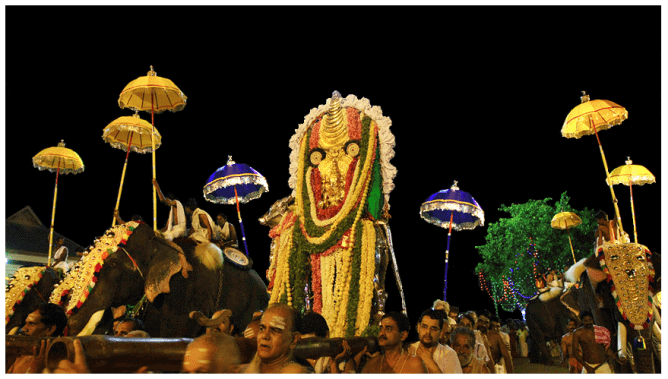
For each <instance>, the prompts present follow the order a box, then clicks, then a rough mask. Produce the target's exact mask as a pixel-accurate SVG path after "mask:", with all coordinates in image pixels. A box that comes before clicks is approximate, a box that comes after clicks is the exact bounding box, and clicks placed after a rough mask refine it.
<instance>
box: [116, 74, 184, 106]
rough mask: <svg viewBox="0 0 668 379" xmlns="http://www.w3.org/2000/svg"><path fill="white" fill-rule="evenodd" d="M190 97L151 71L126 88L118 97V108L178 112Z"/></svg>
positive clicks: (172, 83) (169, 81)
mask: <svg viewBox="0 0 668 379" xmlns="http://www.w3.org/2000/svg"><path fill="white" fill-rule="evenodd" d="M187 99H188V97H187V96H186V95H184V94H183V92H181V90H180V89H179V87H177V86H176V85H175V84H174V82H172V81H171V80H169V79H167V78H163V77H160V76H158V75H157V74H156V72H155V71H153V66H151V70H150V71H149V72H148V73H147V74H146V76H140V77H138V78H137V79H135V80H133V81H131V82H130V83H128V85H126V86H125V88H124V89H123V91H122V92H121V95H120V96H119V97H118V106H119V107H121V108H130V109H133V110H137V111H153V112H154V113H162V112H164V111H167V110H168V111H171V112H178V111H180V110H182V109H183V108H184V107H185V106H186V100H187Z"/></svg>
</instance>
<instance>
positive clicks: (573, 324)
mask: <svg viewBox="0 0 668 379" xmlns="http://www.w3.org/2000/svg"><path fill="white" fill-rule="evenodd" d="M575 328H577V321H576V320H575V319H574V318H569V319H568V333H566V334H564V335H563V337H561V364H562V365H563V366H564V367H566V365H568V372H570V373H572V374H578V373H580V372H582V365H581V364H580V362H578V360H577V359H576V358H575V355H573V331H574V330H575ZM580 354H582V352H580Z"/></svg>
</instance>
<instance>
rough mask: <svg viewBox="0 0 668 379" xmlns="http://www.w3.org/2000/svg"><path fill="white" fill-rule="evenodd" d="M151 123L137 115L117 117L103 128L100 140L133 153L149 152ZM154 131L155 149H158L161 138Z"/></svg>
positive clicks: (156, 131) (156, 130)
mask: <svg viewBox="0 0 668 379" xmlns="http://www.w3.org/2000/svg"><path fill="white" fill-rule="evenodd" d="M152 128H153V127H152V126H151V123H150V122H148V121H146V120H143V119H141V118H140V117H139V115H138V114H137V113H135V114H134V115H132V116H123V117H119V118H117V119H116V120H114V121H112V122H111V123H110V124H109V125H107V126H106V127H105V128H104V131H103V132H102V139H103V140H104V142H108V143H109V144H110V145H111V146H112V147H114V148H116V149H121V150H123V151H128V146H130V151H134V152H135V153H140V154H144V153H150V152H151V129H152ZM153 130H154V131H155V134H154V139H155V148H156V149H157V148H159V147H160V145H161V143H162V136H161V135H160V133H159V132H158V129H153Z"/></svg>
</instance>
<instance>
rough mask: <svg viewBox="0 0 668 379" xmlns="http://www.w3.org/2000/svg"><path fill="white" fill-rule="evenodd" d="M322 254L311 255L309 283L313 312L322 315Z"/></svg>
mask: <svg viewBox="0 0 668 379" xmlns="http://www.w3.org/2000/svg"><path fill="white" fill-rule="evenodd" d="M322 255H323V254H311V283H312V284H313V311H314V312H316V313H322V272H321V270H320V259H321V257H322Z"/></svg>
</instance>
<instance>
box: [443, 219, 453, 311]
mask: <svg viewBox="0 0 668 379" xmlns="http://www.w3.org/2000/svg"><path fill="white" fill-rule="evenodd" d="M453 216H454V212H451V213H450V228H449V229H448V246H447V247H446V249H445V278H444V279H443V300H444V301H447V298H446V296H447V295H446V292H447V291H448V259H449V257H450V236H451V235H452V217H453Z"/></svg>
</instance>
